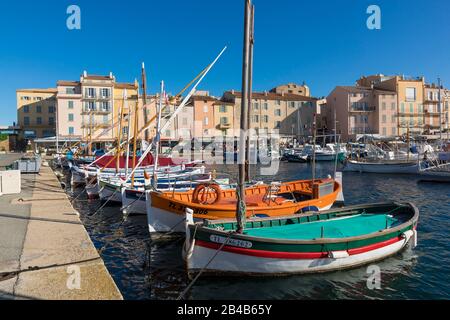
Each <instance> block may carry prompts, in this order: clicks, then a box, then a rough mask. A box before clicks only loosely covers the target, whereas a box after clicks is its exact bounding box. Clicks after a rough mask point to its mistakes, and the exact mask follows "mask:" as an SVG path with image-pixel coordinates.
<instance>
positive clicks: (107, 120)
mask: <svg viewBox="0 0 450 320" xmlns="http://www.w3.org/2000/svg"><path fill="white" fill-rule="evenodd" d="M108 122H109V117H108V116H107V115H104V116H103V123H104V124H107V123H108Z"/></svg>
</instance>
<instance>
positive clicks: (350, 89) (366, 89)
mask: <svg viewBox="0 0 450 320" xmlns="http://www.w3.org/2000/svg"><path fill="white" fill-rule="evenodd" d="M336 89H343V90H345V91H347V92H350V93H360V92H372V90H373V91H377V92H378V93H386V94H397V92H395V91H389V90H384V89H383V90H382V89H377V88H373V89H372V88H370V87H359V86H337V87H336Z"/></svg>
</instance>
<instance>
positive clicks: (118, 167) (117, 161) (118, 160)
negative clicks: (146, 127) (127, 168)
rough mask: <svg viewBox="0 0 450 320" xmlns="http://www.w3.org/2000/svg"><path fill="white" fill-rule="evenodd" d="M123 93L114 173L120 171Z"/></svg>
mask: <svg viewBox="0 0 450 320" xmlns="http://www.w3.org/2000/svg"><path fill="white" fill-rule="evenodd" d="M125 94H126V93H125V92H124V93H123V101H122V104H121V105H120V108H119V127H118V132H117V151H116V173H119V171H120V154H121V153H122V147H121V140H122V120H123V119H122V116H123V106H124V104H125Z"/></svg>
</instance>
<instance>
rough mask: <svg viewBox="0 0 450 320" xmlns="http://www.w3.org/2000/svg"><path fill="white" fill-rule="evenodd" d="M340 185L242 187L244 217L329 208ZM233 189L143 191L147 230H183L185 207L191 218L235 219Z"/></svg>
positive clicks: (326, 181)
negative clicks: (190, 211)
mask: <svg viewBox="0 0 450 320" xmlns="http://www.w3.org/2000/svg"><path fill="white" fill-rule="evenodd" d="M341 188H342V186H341V185H340V184H339V183H338V182H336V181H335V180H333V179H318V180H314V182H313V181H312V180H300V181H292V182H285V183H272V184H270V185H269V184H261V185H256V186H252V187H249V188H246V189H245V200H246V205H247V211H246V212H247V218H251V217H277V216H287V215H293V214H301V213H303V212H310V211H322V210H328V209H330V208H331V207H332V206H333V204H334V202H335V201H336V199H337V197H338V194H339V193H340V191H341ZM236 204H237V196H236V190H234V189H227V190H222V189H220V187H219V186H218V185H214V184H212V185H211V184H210V185H199V186H198V187H197V188H196V189H195V190H194V191H190V192H156V191H147V192H146V206H147V216H148V225H149V230H150V233H153V232H184V231H185V226H184V223H183V222H184V221H185V212H186V209H187V208H189V209H192V210H193V212H194V220H197V221H200V220H204V219H208V220H217V219H235V217H236Z"/></svg>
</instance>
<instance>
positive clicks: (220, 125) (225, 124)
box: [219, 123, 231, 130]
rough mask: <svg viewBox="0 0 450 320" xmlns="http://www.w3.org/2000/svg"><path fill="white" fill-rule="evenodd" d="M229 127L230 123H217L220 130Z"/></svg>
mask: <svg viewBox="0 0 450 320" xmlns="http://www.w3.org/2000/svg"><path fill="white" fill-rule="evenodd" d="M230 128H231V123H221V124H219V129H220V130H226V129H230Z"/></svg>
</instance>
